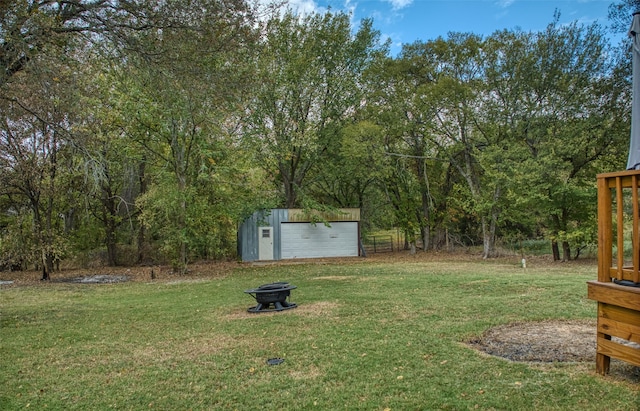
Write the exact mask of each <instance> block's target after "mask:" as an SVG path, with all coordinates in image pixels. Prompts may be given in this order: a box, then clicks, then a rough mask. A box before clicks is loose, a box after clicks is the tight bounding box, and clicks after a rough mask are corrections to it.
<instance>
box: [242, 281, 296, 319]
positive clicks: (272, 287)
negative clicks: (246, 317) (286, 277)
mask: <svg viewBox="0 0 640 411" xmlns="http://www.w3.org/2000/svg"><path fill="white" fill-rule="evenodd" d="M294 288H298V287H296V286H295V285H290V284H289V283H285V282H277V283H271V284H264V285H261V286H260V287H258V288H252V289H251V290H245V291H244V292H245V293H247V294H250V295H251V296H252V297H253V298H255V299H256V301H257V302H258V305H256V306H255V307H251V308H249V310H248V311H249V312H250V313H266V312H272V311H282V310H288V309H290V308H296V307H297V306H298V305H297V304H296V303H291V302H287V297H289V295H290V294H291V290H293V289H294Z"/></svg>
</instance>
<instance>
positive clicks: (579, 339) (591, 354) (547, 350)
mask: <svg viewBox="0 0 640 411" xmlns="http://www.w3.org/2000/svg"><path fill="white" fill-rule="evenodd" d="M469 344H470V345H471V346H472V347H473V348H476V349H478V350H480V351H483V352H485V353H487V354H490V355H494V356H497V357H502V358H506V359H508V360H511V361H524V362H585V361H594V360H595V355H596V322H595V321H544V322H530V323H515V324H506V325H501V326H498V327H494V328H491V329H489V330H488V331H487V332H485V333H484V334H483V335H482V336H481V337H480V338H478V339H475V340H472V341H470V342H469Z"/></svg>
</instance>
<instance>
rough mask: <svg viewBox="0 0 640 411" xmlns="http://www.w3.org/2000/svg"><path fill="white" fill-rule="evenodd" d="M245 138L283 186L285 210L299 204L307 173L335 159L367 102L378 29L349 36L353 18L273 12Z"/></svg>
mask: <svg viewBox="0 0 640 411" xmlns="http://www.w3.org/2000/svg"><path fill="white" fill-rule="evenodd" d="M263 31H264V36H263V38H262V41H261V44H260V46H261V49H260V54H259V59H258V61H257V76H258V78H259V88H258V89H257V90H256V95H255V97H254V98H253V99H252V101H251V102H250V106H249V108H248V113H247V118H246V123H245V127H246V129H245V133H246V134H245V136H246V139H245V142H246V143H247V146H248V147H249V148H250V149H252V150H253V152H254V153H255V155H256V160H257V162H258V164H260V165H261V166H263V167H264V169H265V170H266V171H267V172H268V173H270V174H271V175H273V176H274V177H275V178H276V179H277V181H278V183H279V184H281V187H282V189H283V204H284V206H285V207H295V206H299V205H300V204H301V202H302V197H304V196H305V194H306V191H307V185H308V184H307V179H308V176H309V174H310V172H311V171H312V170H313V169H314V168H316V167H318V166H319V165H320V164H322V162H323V161H324V160H325V159H327V158H330V155H331V153H332V152H333V151H334V150H335V147H336V145H337V143H338V140H339V132H340V129H341V127H342V125H343V124H344V122H345V120H346V119H347V118H348V117H349V116H351V115H353V113H354V111H355V110H356V109H357V108H358V106H359V105H360V103H361V101H362V98H363V96H362V94H361V92H360V90H359V88H358V84H359V79H360V76H361V74H362V72H363V70H364V69H365V68H366V67H367V65H368V64H369V62H370V61H371V59H372V58H373V55H374V54H376V53H383V52H384V49H380V48H379V45H378V36H379V34H378V33H377V32H376V31H374V30H373V28H372V22H371V21H370V20H364V21H363V22H362V23H361V25H360V28H359V30H358V31H357V32H356V33H355V34H352V31H351V23H350V19H349V16H348V15H346V14H342V13H338V14H332V13H327V14H324V15H319V14H313V15H308V16H305V17H298V16H295V15H293V14H292V13H291V12H287V13H285V14H284V15H283V16H282V17H279V16H273V17H272V18H271V19H270V20H269V21H268V22H267V23H266V25H265V27H264V28H263Z"/></svg>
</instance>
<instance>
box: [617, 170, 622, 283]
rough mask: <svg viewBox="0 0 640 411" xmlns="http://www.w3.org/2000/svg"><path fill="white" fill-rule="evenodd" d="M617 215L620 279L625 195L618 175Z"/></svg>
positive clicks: (620, 276) (618, 273)
mask: <svg viewBox="0 0 640 411" xmlns="http://www.w3.org/2000/svg"><path fill="white" fill-rule="evenodd" d="M616 216H617V227H616V228H617V229H618V250H617V251H618V265H617V271H616V272H617V274H616V277H617V278H618V279H621V278H622V268H623V267H624V196H623V193H622V178H620V176H618V177H616Z"/></svg>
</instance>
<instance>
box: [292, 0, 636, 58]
mask: <svg viewBox="0 0 640 411" xmlns="http://www.w3.org/2000/svg"><path fill="white" fill-rule="evenodd" d="M612 2H613V0H290V1H289V2H288V3H289V6H291V7H292V8H294V9H296V10H298V11H299V12H311V11H317V12H323V11H326V10H327V8H329V7H330V8H331V9H332V10H334V11H337V10H344V11H350V12H352V13H353V16H354V22H355V23H357V22H358V21H360V20H361V19H362V18H365V17H371V18H373V21H374V26H375V28H376V29H377V30H379V31H380V32H381V33H382V36H383V37H384V38H389V39H391V42H392V50H391V51H392V54H394V55H395V54H397V53H398V52H399V51H400V49H401V47H402V44H403V43H412V42H414V41H416V40H423V41H426V40H432V39H435V38H437V37H439V36H442V37H446V36H447V33H448V32H451V31H459V32H472V33H476V34H480V35H485V36H486V35H489V34H491V33H493V32H495V31H496V30H502V29H515V28H520V29H522V30H524V31H540V30H543V29H544V28H545V27H546V26H547V25H548V24H549V23H551V22H552V21H553V15H554V11H555V10H558V11H559V12H560V23H561V24H563V23H569V22H573V21H578V22H580V23H585V24H589V23H592V22H594V21H598V23H600V24H601V25H603V26H606V25H607V24H608V20H607V9H608V7H609V4H611V3H612ZM629 24H631V16H630V17H629ZM616 42H617V41H616Z"/></svg>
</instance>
